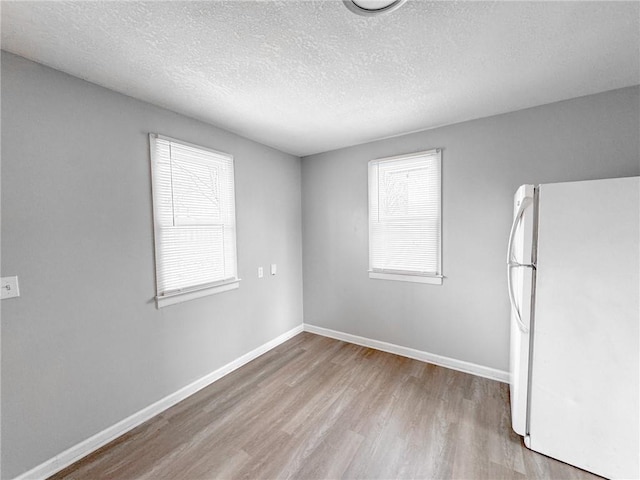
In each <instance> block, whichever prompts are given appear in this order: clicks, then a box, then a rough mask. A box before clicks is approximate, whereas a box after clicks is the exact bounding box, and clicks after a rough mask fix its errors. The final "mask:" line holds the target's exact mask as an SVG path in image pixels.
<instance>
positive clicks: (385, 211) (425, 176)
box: [369, 149, 442, 285]
mask: <svg viewBox="0 0 640 480" xmlns="http://www.w3.org/2000/svg"><path fill="white" fill-rule="evenodd" d="M440 169H441V152H440V150H439V149H438V150H429V151H426V152H419V153H414V154H410V155H401V156H398V157H391V158H382V159H379V160H372V161H371V162H369V277H370V278H377V279H384V280H401V281H407V282H420V283H433V284H438V285H440V284H442V269H441V263H442V262H441V256H442V254H441V251H442V246H441V230H442V220H441V218H442V217H441V207H440V198H441V195H440V183H441V176H440Z"/></svg>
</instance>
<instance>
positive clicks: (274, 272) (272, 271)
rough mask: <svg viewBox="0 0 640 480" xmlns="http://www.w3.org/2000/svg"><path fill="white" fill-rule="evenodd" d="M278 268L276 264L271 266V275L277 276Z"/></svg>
mask: <svg viewBox="0 0 640 480" xmlns="http://www.w3.org/2000/svg"><path fill="white" fill-rule="evenodd" d="M277 271H278V270H277V268H276V264H275V263H272V264H271V275H275V274H276V273H277Z"/></svg>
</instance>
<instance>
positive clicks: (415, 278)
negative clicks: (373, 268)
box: [369, 272, 442, 285]
mask: <svg viewBox="0 0 640 480" xmlns="http://www.w3.org/2000/svg"><path fill="white" fill-rule="evenodd" d="M369 278H373V279H376V280H395V281H398V282H414V283H430V284H432V285H442V276H434V277H428V276H426V275H400V274H397V273H380V272H369Z"/></svg>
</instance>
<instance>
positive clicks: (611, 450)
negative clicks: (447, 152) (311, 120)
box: [507, 177, 640, 479]
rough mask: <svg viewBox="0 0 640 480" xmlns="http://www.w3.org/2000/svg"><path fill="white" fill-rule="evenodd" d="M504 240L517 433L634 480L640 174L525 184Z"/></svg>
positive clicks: (542, 448) (547, 449)
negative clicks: (507, 237)
mask: <svg viewBox="0 0 640 480" xmlns="http://www.w3.org/2000/svg"><path fill="white" fill-rule="evenodd" d="M508 243H509V248H508V254H507V271H508V275H507V277H508V289H509V299H510V301H511V351H510V353H511V356H510V397H511V398H510V399H511V418H512V426H513V429H514V430H515V432H516V433H518V434H520V435H522V436H523V437H524V442H525V445H526V446H527V447H528V448H530V449H531V450H534V451H536V452H539V453H542V454H544V455H548V456H550V457H553V458H556V459H558V460H561V461H563V462H565V463H568V464H571V465H575V466H576V467H579V468H582V469H584V470H587V471H590V472H592V473H595V474H598V475H601V476H603V477H606V478H625V479H627V478H628V479H637V478H640V467H639V462H640V441H639V437H640V430H639V424H640V384H639V377H640V355H639V350H640V348H639V347H640V328H639V326H640V282H639V276H640V275H639V272H640V177H627V178H616V179H607V180H593V181H583V182H568V183H549V184H542V185H536V186H534V185H522V186H521V187H520V188H519V189H518V191H517V192H516V195H515V203H514V221H513V225H512V228H511V232H510V235H509V242H508Z"/></svg>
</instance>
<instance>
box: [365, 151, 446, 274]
mask: <svg viewBox="0 0 640 480" xmlns="http://www.w3.org/2000/svg"><path fill="white" fill-rule="evenodd" d="M420 157H429V160H430V161H435V162H437V163H436V165H437V168H438V172H437V182H438V192H437V195H436V196H435V198H434V199H432V200H434V201H437V212H438V221H437V243H438V245H437V248H436V255H437V259H436V263H437V267H436V269H435V271H414V270H396V269H389V268H380V267H374V258H373V257H374V254H373V247H372V245H373V241H374V240H373V238H374V237H373V236H374V228H373V226H374V222H375V221H376V220H375V219H374V218H373V212H374V211H379V210H377V209H379V205H378V202H379V199H378V198H374V197H375V195H378V189H379V188H380V185H379V178H378V166H379V165H380V164H383V163H386V164H392V163H398V164H400V163H402V162H405V161H407V162H408V161H412V160H413V161H415V160H419V159H420ZM368 181H369V189H368V205H369V211H368V221H369V278H372V279H377V280H395V281H402V282H414V283H427V284H433V285H442V279H443V278H444V276H443V275H442V150H441V149H439V148H438V149H432V150H425V151H421V152H416V153H411V154H406V155H397V156H393V157H385V158H379V159H376V160H371V161H370V162H369V163H368ZM374 208H375V209H376V210H373V209H374Z"/></svg>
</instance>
